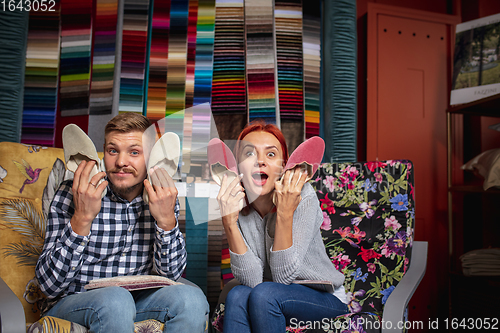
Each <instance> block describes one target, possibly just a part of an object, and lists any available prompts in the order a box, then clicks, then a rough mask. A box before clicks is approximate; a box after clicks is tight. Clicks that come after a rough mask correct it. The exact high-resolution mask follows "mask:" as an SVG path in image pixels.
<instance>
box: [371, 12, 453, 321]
mask: <svg viewBox="0 0 500 333" xmlns="http://www.w3.org/2000/svg"><path fill="white" fill-rule="evenodd" d="M380 8H382V9H383V10H380ZM368 15H369V16H368V68H367V73H368V96H367V102H368V104H367V158H368V160H375V159H379V160H386V159H409V160H411V161H412V162H413V163H414V168H415V201H416V202H415V207H416V211H415V217H416V229H415V239H416V240H423V241H427V242H428V243H429V255H428V264H427V272H426V275H425V277H424V280H423V281H422V282H421V284H420V286H419V288H418V289H417V292H416V293H415V295H414V296H413V298H412V301H411V303H410V320H418V321H422V322H423V323H424V327H426V328H427V326H428V321H429V318H436V317H438V316H443V315H446V314H447V304H448V298H447V279H448V277H447V273H448V247H447V240H448V232H447V228H448V222H447V181H446V172H447V167H446V113H445V111H446V108H447V105H448V100H449V98H448V95H449V90H448V82H449V77H450V74H449V73H450V71H449V68H450V62H449V61H450V59H451V58H450V45H451V43H450V40H451V34H450V31H451V29H454V27H453V26H451V27H450V17H448V16H447V15H439V14H438V15H436V14H433V13H429V14H428V15H425V12H422V11H413V10H404V11H401V10H400V9H397V11H392V10H391V7H389V8H388V7H387V6H379V5H377V6H369V7H368ZM443 18H445V19H446V20H447V21H446V20H444V19H443Z"/></svg>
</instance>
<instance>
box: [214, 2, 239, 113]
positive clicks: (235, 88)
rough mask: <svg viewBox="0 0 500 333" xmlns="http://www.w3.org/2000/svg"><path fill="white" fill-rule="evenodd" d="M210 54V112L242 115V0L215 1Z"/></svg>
mask: <svg viewBox="0 0 500 333" xmlns="http://www.w3.org/2000/svg"><path fill="white" fill-rule="evenodd" d="M213 54H214V55H213V57H214V60H213V79H212V103H211V105H212V112H213V113H214V115H217V114H246V112H247V101H246V100H247V93H246V77H245V14H244V6H243V0H230V1H226V0H216V2H215V37H214V51H213Z"/></svg>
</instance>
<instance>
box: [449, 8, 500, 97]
mask: <svg viewBox="0 0 500 333" xmlns="http://www.w3.org/2000/svg"><path fill="white" fill-rule="evenodd" d="M455 32H456V35H455V36H456V37H455V51H454V58H453V78H452V88H451V96H450V105H456V104H464V103H470V102H473V101H476V100H479V99H482V98H485V97H489V96H492V95H496V94H499V93H500V66H498V65H499V63H500V48H499V45H498V41H499V39H500V14H495V15H490V16H487V17H483V18H479V19H476V20H472V21H468V22H463V23H460V24H457V25H456V28H455Z"/></svg>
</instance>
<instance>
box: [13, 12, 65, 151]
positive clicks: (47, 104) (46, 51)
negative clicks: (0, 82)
mask: <svg viewBox="0 0 500 333" xmlns="http://www.w3.org/2000/svg"><path fill="white" fill-rule="evenodd" d="M54 9H55V10H54V11H53V12H51V11H31V12H30V14H29V24H28V40H27V49H26V69H25V79H24V107H23V122H22V132H21V142H22V143H29V144H37V145H43V146H48V147H51V146H53V144H54V129H55V121H56V114H57V96H58V84H59V52H60V47H61V46H60V45H61V43H60V4H59V2H56V7H54Z"/></svg>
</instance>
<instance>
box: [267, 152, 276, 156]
mask: <svg viewBox="0 0 500 333" xmlns="http://www.w3.org/2000/svg"><path fill="white" fill-rule="evenodd" d="M267 156H269V157H274V156H276V153H274V152H270V153H267Z"/></svg>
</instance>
